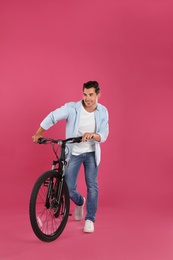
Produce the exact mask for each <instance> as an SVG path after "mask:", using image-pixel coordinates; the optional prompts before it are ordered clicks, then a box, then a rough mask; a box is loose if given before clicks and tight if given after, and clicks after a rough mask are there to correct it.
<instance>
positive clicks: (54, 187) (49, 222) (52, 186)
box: [29, 170, 70, 242]
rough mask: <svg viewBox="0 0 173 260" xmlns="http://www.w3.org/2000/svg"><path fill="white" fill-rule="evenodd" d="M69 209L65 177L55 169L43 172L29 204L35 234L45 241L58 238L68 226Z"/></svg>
mask: <svg viewBox="0 0 173 260" xmlns="http://www.w3.org/2000/svg"><path fill="white" fill-rule="evenodd" d="M69 209H70V197H69V191H68V187H67V184H66V182H65V179H64V178H62V176H61V175H60V174H59V173H58V172H57V171H54V170H51V171H48V172H45V173H44V174H42V175H41V176H40V177H39V178H38V180H37V181H36V183H35V185H34V187H33V190H32V193H31V197H30V205H29V215H30V222H31V226H32V229H33V231H34V233H35V235H36V236H37V237H38V238H39V239H40V240H42V241H44V242H51V241H54V240H55V239H57V238H58V237H59V236H60V235H61V233H62V232H63V230H64V228H65V226H66V223H67V220H68V216H69Z"/></svg>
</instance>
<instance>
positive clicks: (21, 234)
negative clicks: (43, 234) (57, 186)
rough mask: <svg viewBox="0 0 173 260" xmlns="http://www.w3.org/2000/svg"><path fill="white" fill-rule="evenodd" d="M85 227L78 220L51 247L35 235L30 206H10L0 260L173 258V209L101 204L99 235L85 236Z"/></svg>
mask: <svg viewBox="0 0 173 260" xmlns="http://www.w3.org/2000/svg"><path fill="white" fill-rule="evenodd" d="M71 208H72V210H71V211H72V213H73V211H74V208H73V206H72V207H71ZM83 224H84V221H83V220H82V221H79V222H76V221H74V220H73V216H72V217H70V218H69V221H68V224H67V226H66V228H65V230H64V232H63V234H62V235H61V236H60V237H59V238H58V239H57V240H56V241H54V242H51V243H45V242H41V241H39V240H38V239H37V238H36V236H35V235H34V233H33V232H32V229H31V226H30V222H29V216H28V208H27V207H23V208H20V209H16V210H14V209H13V207H12V208H10V207H9V208H8V209H6V210H4V211H3V212H1V236H0V245H1V249H0V259H1V260H8V259H12V260H20V259H22V260H23V259H25V260H26V259H32V260H38V259H51V258H52V259H60V258H61V259H63V260H68V259H69V260H71V259H77V260H78V259H82V260H85V259H87V260H88V259H91V260H92V259H93V260H102V259H103V260H172V259H173V246H172V242H173V210H172V209H171V208H169V206H168V205H162V206H159V207H157V204H155V206H154V203H149V204H147V203H144V202H143V203H142V202H141V203H140V200H139V201H137V200H136V201H133V203H132V201H130V200H126V202H125V201H124V202H123V201H122V202H121V203H116V202H115V204H114V205H113V204H112V206H110V205H102V204H100V207H99V210H98V214H97V221H96V223H95V232H94V233H92V234H85V233H83V231H82V228H83Z"/></svg>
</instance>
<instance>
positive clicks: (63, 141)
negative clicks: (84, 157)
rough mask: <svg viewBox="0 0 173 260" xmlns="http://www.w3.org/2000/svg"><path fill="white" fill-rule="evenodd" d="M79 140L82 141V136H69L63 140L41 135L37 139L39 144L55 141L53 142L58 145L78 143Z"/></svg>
mask: <svg viewBox="0 0 173 260" xmlns="http://www.w3.org/2000/svg"><path fill="white" fill-rule="evenodd" d="M81 141H82V136H78V137H70V138H67V139H65V140H62V139H58V140H55V139H52V138H43V137H40V138H39V139H38V143H39V144H46V143H48V142H49V143H55V144H59V145H63V144H66V143H80V142H81Z"/></svg>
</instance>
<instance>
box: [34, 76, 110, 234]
mask: <svg viewBox="0 0 173 260" xmlns="http://www.w3.org/2000/svg"><path fill="white" fill-rule="evenodd" d="M99 97H100V88H99V84H98V82H97V81H88V82H87V83H84V84H83V100H80V101H77V102H68V103H66V104H65V105H63V106H62V107H60V108H57V109H56V110H55V111H53V112H51V113H50V114H49V115H48V116H47V117H46V118H45V119H44V120H43V121H42V122H41V124H40V128H39V129H38V130H37V132H36V134H35V135H34V136H33V137H32V139H33V142H34V143H37V142H38V138H40V137H42V134H43V132H44V131H45V130H47V129H49V128H50V127H51V126H53V125H54V124H56V123H57V122H58V121H60V120H63V119H65V120H66V138H69V137H75V136H82V142H81V143H75V144H73V145H70V146H69V152H68V155H67V158H66V159H67V162H68V164H67V166H66V170H65V179H66V182H67V185H68V188H69V194H70V198H71V200H72V201H73V202H74V203H75V204H76V209H75V214H74V215H75V219H76V220H81V219H82V218H83V208H84V204H85V198H84V197H83V196H82V195H81V194H80V193H79V192H78V191H77V189H76V188H77V178H78V174H79V170H80V166H81V165H82V164H83V166H84V173H85V182H86V186H87V198H86V215H85V225H84V232H93V231H94V222H95V220H96V211H97V206H98V169H99V164H100V143H101V142H104V141H106V139H107V137H108V134H109V123H108V111H107V108H106V107H105V106H103V105H101V104H99V103H98V99H99Z"/></svg>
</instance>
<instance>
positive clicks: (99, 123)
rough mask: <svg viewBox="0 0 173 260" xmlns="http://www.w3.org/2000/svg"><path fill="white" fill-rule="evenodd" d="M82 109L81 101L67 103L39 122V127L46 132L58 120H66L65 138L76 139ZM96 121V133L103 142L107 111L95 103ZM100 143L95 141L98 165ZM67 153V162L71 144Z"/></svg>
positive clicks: (106, 134)
mask: <svg viewBox="0 0 173 260" xmlns="http://www.w3.org/2000/svg"><path fill="white" fill-rule="evenodd" d="M81 108H82V101H78V102H68V103H66V104H65V105H63V106H61V107H60V108H57V109H56V110H54V111H52V112H51V113H50V114H48V116H47V117H46V118H45V119H44V120H43V121H42V122H41V124H40V126H41V127H42V128H43V129H45V130H47V129H49V128H50V127H51V126H53V125H54V124H56V123H57V122H58V121H60V120H64V119H65V120H66V138H70V137H76V136H77V132H78V127H79V122H80V112H81ZM94 116H95V121H96V133H97V134H99V135H100V142H105V141H106V139H107V137H108V134H109V124H108V119H109V115H108V110H107V108H106V107H105V106H103V105H101V104H99V103H97V108H96V110H95V111H94ZM100 142H97V141H95V159H96V164H97V165H99V163H100V159H101V150H100ZM68 147H69V153H68V155H67V160H68V159H69V158H70V155H71V152H72V144H68Z"/></svg>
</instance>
